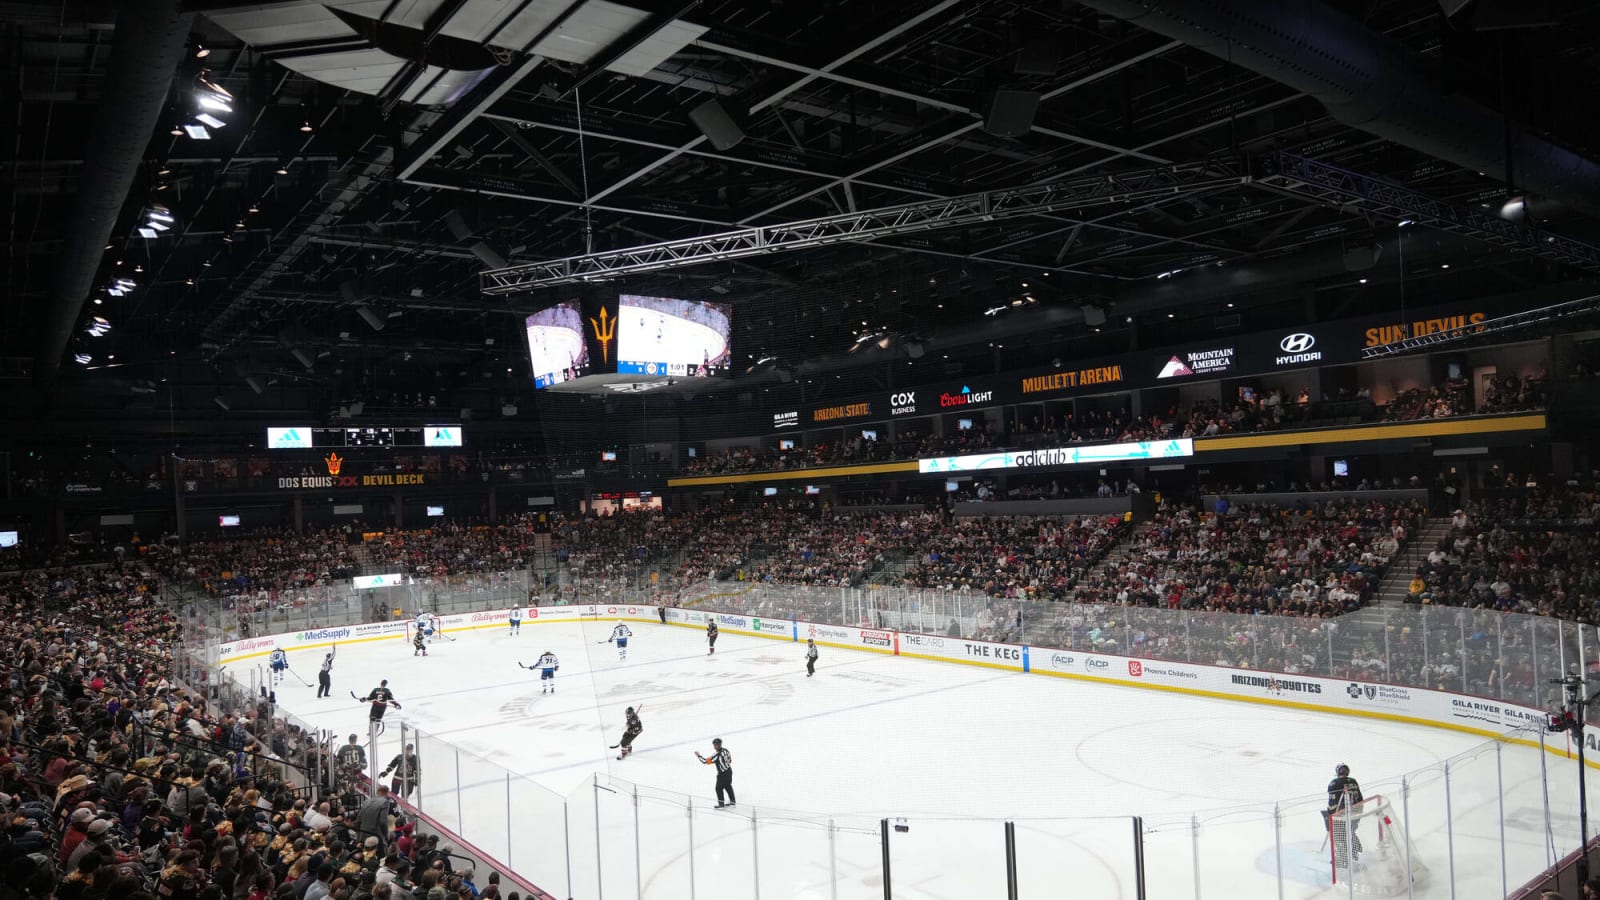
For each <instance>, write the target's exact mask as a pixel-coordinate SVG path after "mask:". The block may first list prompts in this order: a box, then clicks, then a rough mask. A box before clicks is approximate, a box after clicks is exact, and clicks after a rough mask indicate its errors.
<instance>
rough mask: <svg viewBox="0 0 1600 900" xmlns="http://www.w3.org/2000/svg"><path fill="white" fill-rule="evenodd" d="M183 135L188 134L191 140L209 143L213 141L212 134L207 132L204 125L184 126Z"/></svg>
mask: <svg viewBox="0 0 1600 900" xmlns="http://www.w3.org/2000/svg"><path fill="white" fill-rule="evenodd" d="M183 133H184V134H187V135H188V136H189V139H190V140H194V141H209V140H211V132H209V131H207V130H206V127H205V126H204V125H193V124H191V125H185V126H183Z"/></svg>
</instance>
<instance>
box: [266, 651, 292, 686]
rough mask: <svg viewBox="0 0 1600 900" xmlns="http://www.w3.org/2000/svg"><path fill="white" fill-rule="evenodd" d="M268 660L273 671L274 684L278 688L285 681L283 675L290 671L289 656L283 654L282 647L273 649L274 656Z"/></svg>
mask: <svg viewBox="0 0 1600 900" xmlns="http://www.w3.org/2000/svg"><path fill="white" fill-rule="evenodd" d="M267 660H268V667H269V668H271V669H272V683H273V685H274V686H276V685H277V684H278V682H280V681H282V680H283V673H285V672H287V671H289V654H287V653H285V652H283V648H282V647H273V648H272V655H271V656H268V657H267Z"/></svg>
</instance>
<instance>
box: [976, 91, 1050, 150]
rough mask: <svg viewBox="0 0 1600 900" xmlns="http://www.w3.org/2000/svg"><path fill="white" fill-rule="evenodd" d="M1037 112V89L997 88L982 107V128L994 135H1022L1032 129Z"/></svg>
mask: <svg viewBox="0 0 1600 900" xmlns="http://www.w3.org/2000/svg"><path fill="white" fill-rule="evenodd" d="M1038 112H1039V94H1038V92H1037V91H1016V90H998V91H995V92H994V93H993V94H990V95H989V97H988V100H987V102H986V103H985V104H984V108H983V130H984V131H987V132H989V133H990V134H992V135H994V136H995V137H1013V138H1014V137H1022V136H1023V135H1025V134H1027V133H1028V132H1029V131H1032V130H1033V117H1034V115H1035V114H1036V113H1038Z"/></svg>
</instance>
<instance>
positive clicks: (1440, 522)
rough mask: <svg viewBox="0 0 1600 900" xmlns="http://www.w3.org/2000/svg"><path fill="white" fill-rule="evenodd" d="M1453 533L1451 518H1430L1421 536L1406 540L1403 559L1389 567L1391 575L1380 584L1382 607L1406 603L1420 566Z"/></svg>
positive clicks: (1401, 553) (1385, 576)
mask: <svg viewBox="0 0 1600 900" xmlns="http://www.w3.org/2000/svg"><path fill="white" fill-rule="evenodd" d="M1449 533H1450V519H1449V518H1448V517H1445V516H1441V517H1439V518H1434V519H1429V520H1428V521H1427V523H1426V524H1424V525H1423V526H1422V531H1421V533H1420V534H1415V535H1412V537H1411V539H1410V540H1408V541H1406V545H1405V546H1404V547H1402V548H1401V549H1400V556H1399V557H1398V558H1396V559H1395V561H1394V562H1393V563H1391V564H1390V565H1389V572H1388V574H1386V575H1384V576H1383V580H1382V581H1380V582H1379V583H1378V591H1377V602H1378V604H1379V605H1385V604H1401V603H1405V601H1406V594H1407V593H1409V588H1410V585H1411V576H1413V575H1415V574H1416V572H1417V566H1419V565H1421V564H1422V561H1423V560H1425V559H1427V558H1428V554H1429V553H1430V552H1432V550H1433V548H1435V547H1437V546H1439V542H1440V541H1442V540H1444V537H1445V535H1447V534H1449Z"/></svg>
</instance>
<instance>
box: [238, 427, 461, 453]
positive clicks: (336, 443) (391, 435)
mask: <svg viewBox="0 0 1600 900" xmlns="http://www.w3.org/2000/svg"><path fill="white" fill-rule="evenodd" d="M459 446H461V426H460V425H398V426H395V425H364V426H360V427H355V428H311V427H307V426H288V427H285V428H268V429H267V449H269V450H321V449H325V448H327V449H340V448H346V447H378V448H392V447H459Z"/></svg>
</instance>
